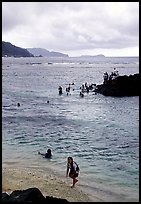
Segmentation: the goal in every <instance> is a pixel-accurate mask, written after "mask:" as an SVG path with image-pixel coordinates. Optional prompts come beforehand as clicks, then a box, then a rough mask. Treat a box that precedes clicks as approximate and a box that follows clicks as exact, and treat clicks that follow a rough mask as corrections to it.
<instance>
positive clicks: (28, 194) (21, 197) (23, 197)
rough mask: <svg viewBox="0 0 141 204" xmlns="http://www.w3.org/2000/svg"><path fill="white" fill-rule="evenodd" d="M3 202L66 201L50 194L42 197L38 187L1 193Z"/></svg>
mask: <svg viewBox="0 0 141 204" xmlns="http://www.w3.org/2000/svg"><path fill="white" fill-rule="evenodd" d="M2 202H3V203H11V202H12V203H50V202H52V203H54V202H55V203H68V201H67V200H66V199H62V198H56V197H52V196H46V197H44V196H43V194H42V193H41V191H40V190H39V189H38V188H28V189H25V190H15V191H13V192H12V193H11V194H10V195H8V194H7V193H2Z"/></svg>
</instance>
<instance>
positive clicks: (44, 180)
mask: <svg viewBox="0 0 141 204" xmlns="http://www.w3.org/2000/svg"><path fill="white" fill-rule="evenodd" d="M65 179H66V178H65V176H64V178H61V177H57V175H55V174H53V173H52V172H46V174H45V173H44V171H43V170H41V169H36V168H23V167H20V168H19V167H18V168H16V167H3V168H2V192H8V193H11V192H12V191H14V190H25V189H27V188H31V187H37V188H38V189H39V190H40V191H41V192H42V194H43V195H44V196H53V197H57V198H63V199H67V200H68V201H69V202H93V201H95V202H96V201H97V202H98V201H99V202H100V199H98V198H97V197H95V198H90V197H89V195H87V194H85V193H84V192H83V191H82V190H81V189H80V188H79V185H76V186H75V187H74V188H70V185H71V183H72V180H71V179H70V178H68V179H67V180H68V182H66V181H65Z"/></svg>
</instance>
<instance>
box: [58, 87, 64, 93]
mask: <svg viewBox="0 0 141 204" xmlns="http://www.w3.org/2000/svg"><path fill="white" fill-rule="evenodd" d="M58 90H59V95H61V94H62V93H63V92H62V90H63V89H62V86H59V88H58Z"/></svg>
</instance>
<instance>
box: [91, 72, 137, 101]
mask: <svg viewBox="0 0 141 204" xmlns="http://www.w3.org/2000/svg"><path fill="white" fill-rule="evenodd" d="M139 81H140V76H139V74H134V75H129V76H127V75H123V76H118V77H116V78H115V79H112V80H108V81H107V82H106V83H103V84H100V85H97V87H96V89H95V92H96V93H100V94H103V95H104V96H116V97H122V96H139Z"/></svg>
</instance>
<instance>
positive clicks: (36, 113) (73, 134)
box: [2, 57, 139, 202]
mask: <svg viewBox="0 0 141 204" xmlns="http://www.w3.org/2000/svg"><path fill="white" fill-rule="evenodd" d="M115 67H116V68H117V69H118V71H119V74H120V75H125V74H126V75H130V74H136V73H139V59H138V58H134V57H133V58H131V57H129V58H128V57H123V58H118V57H112V58H110V57H106V58H92V57H89V58H83V57H82V58H45V57H41V58H40V57H34V58H3V59H2V165H3V166H4V165H9V166H10V165H15V166H17V167H18V166H23V167H36V168H44V169H46V168H50V169H52V170H54V171H55V172H57V173H58V175H61V176H62V175H64V176H65V172H66V162H67V157H68V156H72V157H73V158H74V160H75V161H76V162H77V163H78V164H79V166H80V175H79V183H78V186H79V187H80V188H82V189H83V190H84V191H85V192H87V193H89V194H90V195H92V196H93V195H96V196H99V197H100V198H101V199H103V200H105V201H107V202H122V201H123V202H130V201H139V97H138V96H134V97H106V96H103V95H101V94H96V95H95V94H94V92H91V91H90V92H89V93H85V96H84V97H83V98H81V97H80V96H79V92H80V86H81V85H82V84H83V83H85V82H87V83H88V84H91V83H95V84H101V83H103V73H104V72H106V71H107V72H108V73H111V72H112V71H113V69H114V68H115ZM69 83H71V84H72V83H74V85H71V92H70V93H71V94H70V95H67V94H66V91H65V89H66V87H68V84H69ZM59 86H62V87H63V94H62V95H59V94H58V87H59ZM47 101H49V103H47ZM18 102H19V103H20V107H18V106H17V103H18ZM47 148H51V149H52V153H53V158H52V159H51V160H46V159H44V158H42V157H41V156H40V155H38V151H41V152H45V151H46V149H47ZM70 182H71V181H70Z"/></svg>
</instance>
